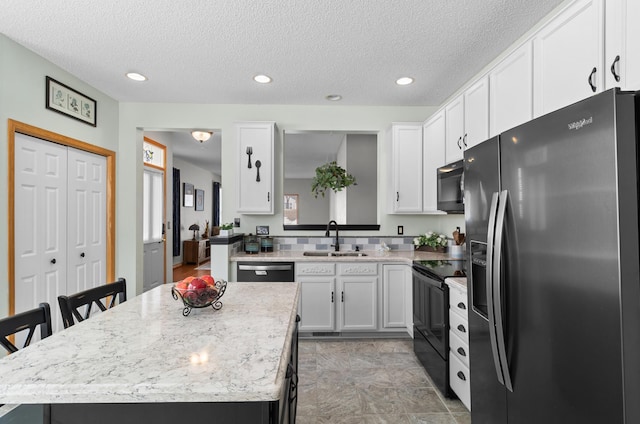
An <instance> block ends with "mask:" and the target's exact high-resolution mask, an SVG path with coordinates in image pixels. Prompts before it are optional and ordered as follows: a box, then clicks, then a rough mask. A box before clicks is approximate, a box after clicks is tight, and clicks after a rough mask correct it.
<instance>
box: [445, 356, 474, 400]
mask: <svg viewBox="0 0 640 424" xmlns="http://www.w3.org/2000/svg"><path fill="white" fill-rule="evenodd" d="M449 385H450V386H451V388H452V389H453V391H454V392H456V394H457V395H458V397H459V398H460V400H461V401H462V403H464V406H466V407H467V409H468V410H471V384H470V382H469V368H467V367H466V366H465V365H464V364H463V363H462V362H461V361H460V360H459V359H458V357H457V356H455V355H454V354H453V353H449Z"/></svg>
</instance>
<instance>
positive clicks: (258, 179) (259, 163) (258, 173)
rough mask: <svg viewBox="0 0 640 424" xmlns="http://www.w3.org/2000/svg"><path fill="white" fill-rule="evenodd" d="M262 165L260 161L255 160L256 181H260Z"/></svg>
mask: <svg viewBox="0 0 640 424" xmlns="http://www.w3.org/2000/svg"><path fill="white" fill-rule="evenodd" d="M261 166H262V162H260V161H259V160H257V161H256V171H257V173H256V181H257V182H260V167H261Z"/></svg>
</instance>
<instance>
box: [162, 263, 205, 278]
mask: <svg viewBox="0 0 640 424" xmlns="http://www.w3.org/2000/svg"><path fill="white" fill-rule="evenodd" d="M206 263H208V262H202V263H201V264H200V266H202V265H204V264H206ZM197 267H198V265H196V264H186V265H182V266H179V267H178V268H174V269H173V280H172V281H180V280H182V279H184V278H186V277H189V276H191V275H192V276H194V277H200V276H201V275H208V274H211V271H210V270H208V269H202V270H199V271H197V270H196V269H195V268H197Z"/></svg>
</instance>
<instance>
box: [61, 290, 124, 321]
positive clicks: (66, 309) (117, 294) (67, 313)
mask: <svg viewBox="0 0 640 424" xmlns="http://www.w3.org/2000/svg"><path fill="white" fill-rule="evenodd" d="M116 300H117V301H118V302H117V303H116ZM126 300H127V282H126V280H125V279H124V278H119V279H118V280H117V281H115V282H113V283H109V284H105V285H102V286H98V287H94V288H91V289H88V290H84V291H81V292H78V293H76V294H72V295H69V296H65V295H62V296H58V304H59V305H60V313H61V315H62V323H63V325H64V328H69V327H71V326H72V325H74V324H75V321H74V318H75V319H76V320H77V321H78V322H80V321H84V320H85V319H87V318H89V316H90V315H91V307H92V306H93V305H94V304H95V305H96V306H98V308H100V310H101V311H103V312H104V311H106V310H107V309H110V308H112V307H114V306H115V305H116V304H119V303H122V302H125V301H126ZM103 301H104V303H103ZM107 301H108V302H107ZM83 306H86V308H85V310H84V315H83V314H82V313H81V312H80V310H79V309H81V308H82V307H83Z"/></svg>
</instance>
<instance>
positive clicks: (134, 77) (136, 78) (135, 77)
mask: <svg viewBox="0 0 640 424" xmlns="http://www.w3.org/2000/svg"><path fill="white" fill-rule="evenodd" d="M126 75H127V78H129V79H132V80H134V81H146V80H147V77H145V76H144V75H142V74H139V73H137V72H127V74H126Z"/></svg>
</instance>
